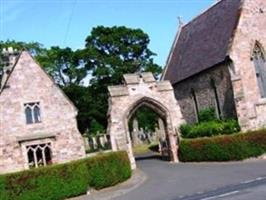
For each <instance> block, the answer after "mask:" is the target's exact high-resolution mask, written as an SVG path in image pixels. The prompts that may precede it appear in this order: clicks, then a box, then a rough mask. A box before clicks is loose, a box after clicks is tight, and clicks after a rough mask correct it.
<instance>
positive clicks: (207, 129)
mask: <svg viewBox="0 0 266 200" xmlns="http://www.w3.org/2000/svg"><path fill="white" fill-rule="evenodd" d="M239 130H240V128H239V125H238V122H237V121H236V120H226V121H218V120H216V121H209V122H202V123H198V124H183V125H181V126H180V132H181V135H182V137H183V138H197V137H210V136H215V135H223V134H232V133H235V132H238V131H239Z"/></svg>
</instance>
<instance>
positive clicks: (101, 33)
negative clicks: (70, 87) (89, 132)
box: [82, 26, 162, 128]
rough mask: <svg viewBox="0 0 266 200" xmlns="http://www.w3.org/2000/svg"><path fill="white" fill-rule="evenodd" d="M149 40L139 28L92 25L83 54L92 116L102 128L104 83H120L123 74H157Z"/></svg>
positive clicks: (105, 106) (105, 100)
mask: <svg viewBox="0 0 266 200" xmlns="http://www.w3.org/2000/svg"><path fill="white" fill-rule="evenodd" d="M149 42H150V40H149V37H148V35H147V34H146V33H144V32H143V31H142V30H140V29H130V28H126V27H124V26H120V27H117V26H114V27H103V26H98V27H96V28H93V29H92V31H91V34H90V35H89V36H88V37H87V39H86V45H85V49H84V50H83V51H82V57H83V60H84V63H85V67H86V69H87V70H89V71H91V74H92V78H91V81H90V86H89V87H90V91H91V93H92V94H93V98H94V105H93V106H94V108H95V110H96V108H97V110H98V113H97V115H95V116H94V118H95V119H96V121H97V122H99V123H100V124H101V125H102V126H103V127H104V128H106V126H107V118H106V113H107V109H108V90H107V86H109V85H116V84H122V83H123V74H125V73H136V72H142V71H147V70H149V71H151V72H153V73H154V74H155V76H156V77H158V75H159V74H160V73H161V70H162V69H161V67H160V66H158V65H157V64H155V63H154V61H153V57H154V56H155V54H154V53H153V52H152V51H151V50H150V49H149V48H148V44H149Z"/></svg>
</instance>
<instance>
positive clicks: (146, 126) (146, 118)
mask: <svg viewBox="0 0 266 200" xmlns="http://www.w3.org/2000/svg"><path fill="white" fill-rule="evenodd" d="M158 118H159V115H158V114H157V113H156V112H154V111H153V110H152V109H150V108H149V107H146V106H142V107H140V108H139V109H138V110H137V111H136V112H135V113H134V114H133V116H132V117H131V119H130V121H129V127H130V130H131V131H132V130H133V120H134V119H137V120H138V125H139V128H143V130H145V131H152V132H153V131H155V127H156V126H158V125H157V124H158Z"/></svg>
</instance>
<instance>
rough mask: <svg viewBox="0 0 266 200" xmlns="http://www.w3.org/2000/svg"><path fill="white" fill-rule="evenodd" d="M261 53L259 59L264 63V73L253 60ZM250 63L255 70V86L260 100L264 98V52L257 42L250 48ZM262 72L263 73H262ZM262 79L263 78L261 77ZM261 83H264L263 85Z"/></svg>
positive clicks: (265, 80) (265, 59) (265, 89)
mask: <svg viewBox="0 0 266 200" xmlns="http://www.w3.org/2000/svg"><path fill="white" fill-rule="evenodd" d="M258 51H259V53H261V59H262V60H263V61H264V68H265V71H264V70H263V71H261V69H260V68H261V66H258V65H257V64H256V63H255V61H254V60H255V58H256V56H257V55H256V54H257V53H258ZM251 61H252V64H253V66H254V70H255V74H256V75H255V76H256V81H257V86H258V91H259V94H260V98H262V99H265V98H266V53H265V50H264V48H263V46H262V45H261V43H260V42H259V41H255V42H254V44H253V47H252V53H251ZM263 72H264V73H263ZM262 76H263V77H264V78H263V77H262ZM263 82H265V83H264V84H263Z"/></svg>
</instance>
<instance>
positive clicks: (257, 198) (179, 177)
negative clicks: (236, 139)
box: [116, 157, 266, 200]
mask: <svg viewBox="0 0 266 200" xmlns="http://www.w3.org/2000/svg"><path fill="white" fill-rule="evenodd" d="M137 166H138V167H139V168H140V169H141V170H142V171H144V173H145V174H147V176H148V179H147V180H146V182H145V183H144V184H142V186H140V187H139V188H137V189H135V190H133V191H131V192H129V193H127V194H125V195H123V196H120V197H118V198H116V200H213V199H219V200H266V161H265V160H264V161H262V160H260V161H259V160H258V161H245V162H230V163H178V164H171V163H169V162H164V161H161V160H159V159H156V158H154V157H152V158H144V159H141V160H138V161H137Z"/></svg>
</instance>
